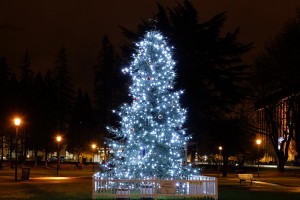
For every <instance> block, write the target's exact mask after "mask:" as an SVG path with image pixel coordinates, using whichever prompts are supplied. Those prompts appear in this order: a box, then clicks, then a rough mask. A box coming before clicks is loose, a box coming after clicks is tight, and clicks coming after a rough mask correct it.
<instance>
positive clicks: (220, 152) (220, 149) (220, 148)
mask: <svg viewBox="0 0 300 200" xmlns="http://www.w3.org/2000/svg"><path fill="white" fill-rule="evenodd" d="M222 149H223V147H222V146H219V155H218V175H220V158H221V154H222Z"/></svg>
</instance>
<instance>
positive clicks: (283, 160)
mask: <svg viewBox="0 0 300 200" xmlns="http://www.w3.org/2000/svg"><path fill="white" fill-rule="evenodd" d="M286 161H287V159H286V158H285V157H279V158H278V165H277V169H278V171H279V172H284V165H285V163H286Z"/></svg>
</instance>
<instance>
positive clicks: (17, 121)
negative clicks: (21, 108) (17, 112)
mask: <svg viewBox="0 0 300 200" xmlns="http://www.w3.org/2000/svg"><path fill="white" fill-rule="evenodd" d="M14 124H15V126H16V164H15V181H17V180H18V132H19V126H20V124H21V119H20V118H19V117H16V118H15V119H14Z"/></svg>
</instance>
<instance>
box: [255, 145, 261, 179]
mask: <svg viewBox="0 0 300 200" xmlns="http://www.w3.org/2000/svg"><path fill="white" fill-rule="evenodd" d="M256 144H257V176H258V177H259V146H260V144H261V140H260V139H257V140H256Z"/></svg>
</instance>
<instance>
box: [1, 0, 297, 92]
mask: <svg viewBox="0 0 300 200" xmlns="http://www.w3.org/2000/svg"><path fill="white" fill-rule="evenodd" d="M156 2H157V1H155V0H84V1H83V0H26V1H25V0H0V16H1V17H0V25H1V26H11V27H13V29H10V28H5V27H4V28H3V27H2V28H1V29H0V56H5V57H6V59H7V62H8V64H9V65H10V66H11V67H13V68H15V67H16V66H17V65H19V64H20V63H21V60H22V57H23V56H24V53H25V50H28V51H29V54H30V56H31V63H32V65H31V67H32V68H33V70H34V71H35V72H37V71H41V72H45V70H46V69H50V68H51V69H52V68H53V67H54V62H55V59H56V56H57V53H58V51H59V50H60V48H61V47H62V46H64V47H65V48H66V50H67V53H68V59H69V69H70V71H71V73H72V78H73V83H74V84H75V86H77V87H81V88H83V89H85V90H88V91H90V88H91V85H92V82H93V76H92V66H93V65H94V64H95V63H96V59H97V56H98V52H99V50H100V47H101V41H102V37H103V35H104V34H107V35H108V36H109V38H110V40H111V41H112V42H113V43H114V44H115V45H119V44H121V43H122V41H123V40H124V38H123V37H122V35H121V33H120V30H119V28H118V25H121V26H124V27H126V28H129V29H131V30H134V29H135V27H136V26H137V25H138V24H139V22H140V21H141V19H149V18H151V17H152V16H153V14H154V13H156V11H157V9H156V8H157V7H156ZM158 2H159V3H160V4H161V5H163V6H168V7H173V6H174V5H176V2H180V3H181V2H182V1H181V0H178V1H174V0H160V1H158ZM190 2H191V3H192V4H193V5H194V6H195V7H196V8H197V10H198V12H199V17H200V18H199V21H200V22H205V21H206V20H208V19H210V18H211V17H213V16H214V15H216V14H218V13H220V12H223V11H226V12H227V20H226V24H225V27H224V31H233V30H234V29H235V28H237V27H240V35H239V37H238V39H239V41H241V42H243V43H249V42H254V46H255V47H256V48H255V50H252V52H251V53H250V54H249V55H248V57H247V60H248V61H249V62H251V59H252V58H253V57H255V55H257V53H259V52H261V51H262V49H263V46H264V44H265V42H267V41H269V40H270V38H272V37H273V36H274V34H276V33H277V32H278V31H280V30H281V28H282V26H283V23H284V22H285V21H286V20H287V19H289V18H291V17H293V16H295V9H296V7H297V6H299V5H300V0H287V1H284V0H191V1H190ZM175 59H176V58H175ZM14 70H15V69H14Z"/></svg>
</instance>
